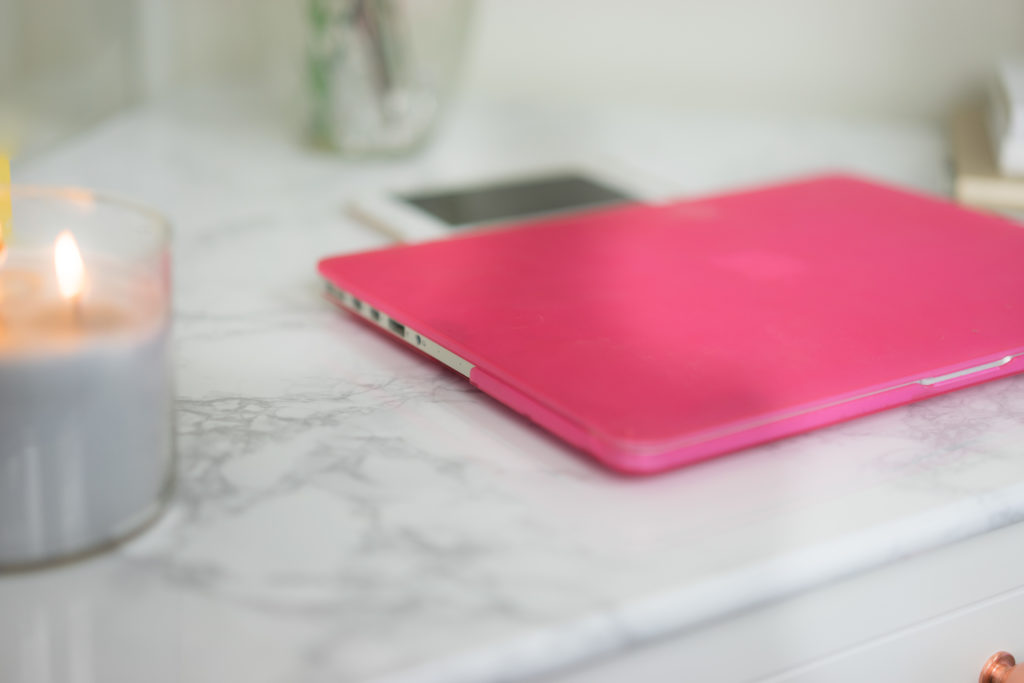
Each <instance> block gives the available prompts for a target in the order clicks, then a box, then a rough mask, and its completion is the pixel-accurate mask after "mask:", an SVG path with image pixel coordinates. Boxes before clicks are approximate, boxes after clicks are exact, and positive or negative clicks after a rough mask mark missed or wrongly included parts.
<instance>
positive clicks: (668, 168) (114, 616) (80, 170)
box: [0, 101, 1024, 683]
mask: <svg viewBox="0 0 1024 683" xmlns="http://www.w3.org/2000/svg"><path fill="white" fill-rule="evenodd" d="M232 111H235V112H236V114H237V113H238V112H243V111H246V110H245V109H244V107H243V108H241V109H234V110H232V109H231V108H230V107H229V108H226V109H225V108H216V109H210V110H207V109H204V107H203V105H202V102H201V101H200V103H199V104H198V105H194V106H190V107H185V106H164V107H151V108H148V109H144V110H140V111H137V112H131V113H128V114H125V115H123V116H121V117H119V118H118V119H116V120H114V121H112V122H109V123H108V124H105V125H104V126H102V127H101V128H99V129H97V130H95V131H92V132H91V133H89V134H88V135H85V136H83V137H81V138H79V139H77V140H74V141H72V142H70V143H68V144H67V145H65V146H64V147H62V148H60V149H58V150H55V151H54V152H52V153H50V154H48V155H46V156H44V157H41V158H38V159H35V160H33V162H32V163H31V164H29V165H27V166H24V167H21V168H16V169H15V172H16V174H19V175H21V176H22V179H23V180H26V181H33V182H49V183H74V184H79V185H85V186H90V187H96V188H98V189H103V190H109V191H112V192H116V193H118V194H124V195H129V196H132V197H133V198H135V199H137V200H139V201H143V202H146V203H149V204H153V205H155V206H157V207H159V208H160V209H161V210H163V211H165V212H166V213H168V214H169V215H170V217H171V219H172V221H173V222H174V223H175V226H176V229H177V234H176V244H175V258H176V262H175V273H176V276H175V279H176V317H175V320H176V330H175V334H176V348H177V383H178V401H177V409H178V451H179V456H180V476H179V480H178V485H177V489H176V492H175V496H174V500H173V503H172V505H171V507H170V509H169V510H168V512H167V514H166V515H165V516H164V517H163V519H162V520H161V521H160V522H159V523H158V524H157V526H156V527H154V528H153V529H152V530H150V531H149V532H148V533H146V534H145V535H143V536H141V537H139V538H138V539H137V540H135V541H133V542H132V543H129V544H127V545H125V546H123V547H121V548H119V549H118V550H117V551H115V552H113V553H111V554H108V555H104V556H101V557H98V558H95V559H92V560H89V561H87V562H82V563H79V564H75V565H70V566H67V567H63V568H57V569H54V570H51V571H46V572H38V573H33V574H24V575H12V576H3V577H0V680H3V681H5V683H6V682H7V681H10V682H12V683H28V682H31V683H36V682H45V683H48V682H49V681H70V682H72V683H87V682H91V681H103V683H121V682H125V683H127V682H129V681H130V682H134V681H139V680H147V681H153V682H155V683H163V682H165V681H166V682H180V683H186V682H187V683H207V682H210V683H213V682H215V681H216V682H219V681H225V680H238V681H240V680H246V681H252V682H253V683H263V682H266V683H271V682H273V683H277V682H281V683H284V682H291V683H294V682H300V681H301V682H310V683H319V682H321V681H325V682H326V681H335V682H336V681H376V682H382V681H386V682H388V683H420V682H424V683H425V682H432V683H433V682H437V683H442V682H443V683H454V682H460V681H512V680H518V679H521V678H522V677H524V676H528V675H533V674H538V673H541V672H544V671H546V670H549V669H551V668H553V667H557V666H563V665H567V664H570V663H572V662H574V661H579V660H581V659H584V658H587V657H593V656H596V655H599V654H603V653H608V652H611V651H614V650H616V649H619V648H624V647H628V646H629V645H630V644H633V643H637V642H641V641H643V640H646V639H649V638H652V637H656V636H659V635H662V634H665V633H668V632H671V631H673V630H676V629H680V628H683V627H689V626H694V625H699V624H700V623H701V622H702V621H703V620H706V619H709V618H713V617H715V616H720V615H722V614H725V613H728V612H730V611H735V610H739V609H743V608H745V607H747V606H750V605H752V604H757V603H760V602H764V601H766V600H771V599H774V598H777V597H780V596H783V595H786V594H789V593H792V592H794V591H798V590H802V589H805V588H807V587H809V586H812V585H815V584H818V583H820V582H823V581H825V580H829V579H833V578H836V577H838V576H843V575H846V574H849V573H852V572H855V571H859V570H862V569H866V568H868V567H872V566H876V565H878V564H881V563H883V562H886V561H889V560H892V559H895V558H898V557H902V556H905V555H907V554H909V553H912V552H916V551H919V550H922V549H925V548H928V547H933V546H935V545H938V544H941V543H946V542H950V541H952V540H956V539H958V538H962V537H964V536H967V535H970V534H974V533H979V532H982V531H985V530H987V529H991V528H995V527H998V526H1000V525H1003V524H1007V523H1009V522H1012V521H1015V520H1018V519H1021V518H1022V517H1024V486H1022V484H1021V482H1024V458H1022V457H1021V456H1022V455H1024V453H1022V451H1024V417H1022V416H1024V378H1011V379H1007V380H1001V381H998V382H994V383H990V384H987V385H982V386H979V387H976V388H972V389H968V390H963V391H960V392H956V393H953V394H949V395H945V396H941V397H938V398H935V399H932V400H930V401H927V402H924V403H920V404H916V405H911V406H907V407H904V408H899V409H896V410H891V411H887V412H884V413H881V414H878V415H874V416H870V417H867V418H863V419H860V420H856V421H853V422H849V423H846V424H843V425H839V426H836V427H832V428H828V429H824V430H819V431H816V432H813V433H810V434H807V435H803V436H800V437H796V438H792V439H787V440H784V441H780V442H777V443H773V444H769V445H766V446H763V447H760V448H755V449H750V450H747V451H744V452H741V453H738V454H735V455H733V456H730V457H726V458H722V459H719V460H715V461H712V462H708V463H705V464H702V465H698V466H695V467H691V468H688V469H684V470H681V471H678V472H674V473H670V474H667V475H665V476H661V477H655V478H647V479H638V478H626V477H622V476H618V475H614V474H611V473H609V472H607V471H605V470H603V469H601V468H600V467H598V466H596V465H593V464H591V463H590V462H589V461H588V460H586V459H585V458H583V457H582V456H580V455H579V454H578V453H576V452H574V451H573V450H571V449H569V448H567V447H565V446H563V445H562V444H561V443H560V442H558V441H557V440H555V439H553V438H552V437H550V436H548V435H547V434H545V433H544V432H542V431H540V430H538V429H536V428H535V427H533V426H532V425H531V424H530V423H528V422H526V421H525V420H522V419H521V418H519V417H517V416H516V415H514V414H513V413H511V412H510V411H508V410H506V409H505V408H503V407H502V406H500V405H498V404H497V403H496V402H494V401H492V400H490V399H489V398H487V397H486V396H483V395H481V394H480V393H478V392H476V391H475V390H474V389H472V387H470V386H469V385H468V384H467V383H466V382H465V381H464V380H463V379H462V378H460V377H458V376H457V375H455V374H453V373H451V372H449V371H447V370H445V369H444V368H442V367H440V366H438V365H436V364H433V363H431V362H429V361H427V360H424V359H422V358H420V357H419V356H417V355H415V354H412V353H409V352H407V351H406V350H405V349H403V348H401V347H400V346H399V345H398V344H397V343H395V342H394V341H391V340H389V339H387V338H385V337H384V336H383V335H380V334H378V333H377V332H375V331H374V330H372V329H370V328H369V327H368V326H366V325H364V324H361V323H360V322H358V321H357V320H355V319H354V318H352V317H349V316H346V315H343V314H341V313H339V312H338V311H336V310H335V309H334V308H332V307H331V306H330V305H328V304H327V303H326V302H325V301H323V300H322V299H321V297H320V290H319V285H318V283H317V281H316V277H315V273H314V268H313V266H314V263H315V261H316V260H317V259H318V258H320V257H322V256H324V255H327V254H331V253H335V252H340V251H345V250H353V249H362V248H370V247H373V246H377V245H381V244H384V243H385V241H384V238H383V237H380V236H378V235H376V234H375V233H373V232H372V231H369V230H367V229H365V228H362V227H361V226H359V225H357V224H355V223H354V222H353V221H351V220H350V219H349V218H347V217H346V215H345V212H344V210H343V205H344V201H345V198H346V197H348V196H351V194H353V193H355V192H358V191H362V190H365V189H367V188H371V187H375V186H380V185H382V184H386V183H399V182H402V183H407V182H413V181H415V180H417V179H426V178H443V177H445V176H446V175H451V174H454V173H456V172H457V171H458V172H462V173H466V172H472V171H474V170H479V171H480V172H484V171H487V170H493V168H495V167H499V168H500V167H510V166H514V165H523V164H528V163H539V162H542V161H544V160H545V158H549V159H550V160H553V161H558V160H560V158H561V157H562V156H563V155H564V156H571V155H573V154H577V153H579V152H580V151H581V150H587V151H588V152H589V151H593V150H597V151H598V152H600V153H605V154H607V155H609V156H614V157H616V158H620V159H623V160H624V161H623V163H630V164H634V165H636V166H640V167H644V165H645V164H646V168H647V169H648V170H649V171H650V172H652V173H657V174H660V175H661V176H663V177H664V178H666V179H668V180H669V181H671V182H672V183H674V184H675V185H674V186H675V187H677V188H678V189H679V191H680V192H687V191H694V190H709V189H714V188H716V187H725V186H727V185H729V184H732V183H738V182H752V181H755V180H757V179H761V178H768V177H772V176H774V175H777V174H798V173H805V172H810V171H812V170H815V169H824V168H828V169H836V168H849V169H853V170H858V171H861V172H864V173H869V174H873V175H879V176H882V177H885V178H888V179H890V180H894V181H898V182H902V183H904V184H910V185H913V186H917V187H921V188H922V189H926V190H930V191H939V190H941V189H942V187H941V185H942V183H943V178H944V176H943V175H942V172H941V169H942V161H943V148H942V144H941V140H940V138H939V135H938V133H936V132H935V131H932V130H930V129H928V128H923V127H922V128H916V127H913V126H902V125H901V126H886V125H884V124H851V123H848V122H829V121H815V122H811V123H813V125H796V124H793V123H792V122H787V121H784V120H779V121H772V120H758V119H753V118H743V117H720V116H715V115H712V114H701V113H694V112H682V113H665V112H657V111H642V110H627V109H623V110H622V111H610V112H605V113H602V114H601V115H596V114H595V115H593V116H592V119H591V120H589V121H588V125H586V126H580V125H578V121H577V119H576V118H575V117H574V116H567V115H565V114H564V113H558V112H547V111H543V110H525V111H513V112H505V111H504V110H502V109H501V108H499V107H495V106H490V105H487V104H469V105H466V106H464V107H462V108H461V109H459V110H457V111H456V112H455V116H454V120H453V121H451V122H450V125H449V126H448V127H447V128H446V129H445V130H444V131H443V132H442V135H441V137H440V139H438V140H437V141H436V144H435V145H433V146H432V147H431V148H430V149H429V150H428V151H427V153H426V154H425V155H424V156H423V157H421V158H419V159H417V160H414V161H409V162H391V163H383V162H382V163H379V164H370V165H358V164H354V163H349V162H343V161H339V160H337V159H334V158H332V157H328V156H323V155H318V154H313V153H310V152H307V151H305V150H304V149H302V148H301V147H300V146H298V145H296V144H295V142H294V141H293V140H292V139H291V137H290V136H289V135H287V134H286V132H285V129H284V128H281V127H279V126H276V125H274V123H273V122H272V121H269V120H265V119H260V118H258V117H252V116H248V117H243V116H241V115H240V114H239V115H235V116H232V115H230V112H232ZM225 112H227V113H225ZM804 123H807V122H804ZM530 140H532V141H535V142H536V141H540V142H543V143H545V144H533V145H525V144H524V142H525V141H530ZM684 149H685V150H687V153H686V154H685V155H682V154H680V153H678V151H679V150H684ZM538 150H539V151H538Z"/></svg>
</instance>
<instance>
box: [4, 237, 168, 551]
mask: <svg viewBox="0 0 1024 683" xmlns="http://www.w3.org/2000/svg"><path fill="white" fill-rule="evenodd" d="M52 263H53V262H52V258H51V259H46V258H43V257H42V256H41V255H40V254H39V253H29V254H19V253H17V252H16V251H13V250H11V253H9V254H8V255H7V259H6V263H5V264H4V265H3V267H0V568H11V567H23V566H30V565H33V564H38V563H42V562H47V561H51V560H55V559H60V558H64V557H68V556H73V555H75V554H78V553H83V552H87V551H90V550H93V549H96V548H98V547H102V546H104V545H106V544H108V543H111V542H114V541H117V540H119V539H121V538H123V537H124V536H125V535H127V534H129V533H130V532H132V531H134V530H135V529H138V528H140V527H141V526H142V525H143V524H144V523H145V522H146V521H148V520H149V519H151V518H153V517H154V516H155V515H156V513H157V512H158V510H159V508H160V505H161V503H162V501H163V499H164V498H165V494H166V492H167V489H168V487H169V482H170V480H171V469H172V465H173V448H172V441H173V435H172V418H171V416H172V403H171V402H172V392H171V382H170V367H169V334H168V324H167V316H166V314H165V309H166V304H165V301H163V298H164V296H165V295H164V294H162V289H161V284H160V283H158V282H154V281H153V277H152V276H151V275H149V276H147V274H145V273H143V272H134V271H132V270H131V269H130V268H128V267H124V266H122V265H121V264H116V263H104V262H102V261H99V260H93V261H92V262H91V264H90V265H91V267H89V268H87V277H88V285H89V286H88V289H87V290H86V291H85V292H84V293H83V294H82V295H81V296H77V297H72V298H68V297H62V296H61V294H60V292H59V291H58V287H57V283H56V281H55V280H56V278H55V277H54V275H53V273H52V268H53V266H52ZM47 266H48V267H47ZM48 271H49V272H48Z"/></svg>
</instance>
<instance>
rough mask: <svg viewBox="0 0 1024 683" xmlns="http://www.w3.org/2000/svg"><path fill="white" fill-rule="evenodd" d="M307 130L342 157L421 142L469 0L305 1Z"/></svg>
mask: <svg viewBox="0 0 1024 683" xmlns="http://www.w3.org/2000/svg"><path fill="white" fill-rule="evenodd" d="M308 3H309V38H308V48H307V49H308V54H307V59H308V64H307V65H308V85H309V87H308V91H309V97H310V102H309V105H310V133H311V136H312V139H313V141H314V143H315V144H317V145H319V146H321V147H326V148H329V149H333V150H336V151H338V152H340V153H342V154H344V155H346V156H353V157H381V156H397V155H401V154H403V153H407V152H410V151H412V150H414V149H416V148H417V147H418V146H419V145H421V144H422V143H423V142H425V141H426V139H427V138H428V137H429V135H430V133H431V131H432V130H433V129H434V127H435V125H436V124H437V122H438V121H439V119H440V117H441V114H442V113H443V110H444V105H445V103H446V102H447V101H448V99H449V98H450V95H451V93H452V90H453V86H454V84H455V80H456V76H457V74H458V71H459V67H460V64H461V61H462V54H463V51H464V47H465V44H466V39H467V36H468V33H469V25H470V19H471V16H472V11H473V2H472V0H308Z"/></svg>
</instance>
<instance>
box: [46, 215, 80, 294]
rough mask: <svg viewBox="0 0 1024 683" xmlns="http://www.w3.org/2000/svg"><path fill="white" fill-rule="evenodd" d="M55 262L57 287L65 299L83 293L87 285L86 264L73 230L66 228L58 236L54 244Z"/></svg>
mask: <svg viewBox="0 0 1024 683" xmlns="http://www.w3.org/2000/svg"><path fill="white" fill-rule="evenodd" d="M53 263H54V266H56V268H57V287H58V289H60V295H61V296H62V297H64V298H65V299H74V298H75V297H77V296H79V295H80V294H81V293H82V289H83V287H84V285H85V264H84V263H82V254H81V252H79V251H78V243H77V242H75V236H74V235H72V234H71V231H69V230H65V231H64V232H62V233H61V234H59V235H58V236H57V242H56V243H55V244H54V245H53Z"/></svg>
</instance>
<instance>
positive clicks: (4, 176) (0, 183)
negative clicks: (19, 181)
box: [0, 156, 11, 251]
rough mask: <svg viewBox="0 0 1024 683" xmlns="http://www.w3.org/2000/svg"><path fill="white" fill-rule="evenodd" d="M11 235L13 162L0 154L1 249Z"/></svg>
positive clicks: (0, 249)
mask: <svg viewBox="0 0 1024 683" xmlns="http://www.w3.org/2000/svg"><path fill="white" fill-rule="evenodd" d="M10 235H11V162H10V161H8V160H7V157H5V156H0V251H3V248H4V242H6V241H7V238H8V237H10Z"/></svg>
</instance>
